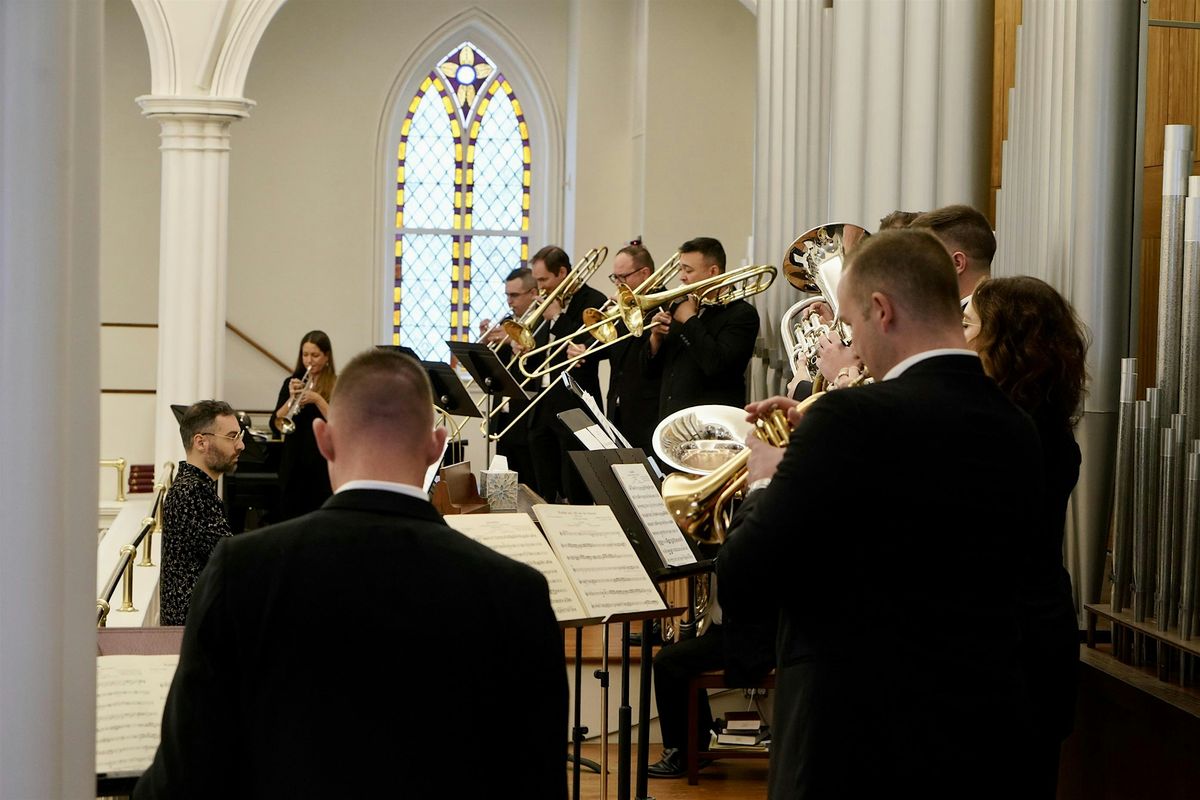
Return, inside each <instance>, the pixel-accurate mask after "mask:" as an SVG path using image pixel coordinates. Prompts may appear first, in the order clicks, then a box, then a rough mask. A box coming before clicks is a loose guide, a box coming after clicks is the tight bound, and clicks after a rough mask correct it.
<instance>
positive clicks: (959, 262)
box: [950, 250, 969, 275]
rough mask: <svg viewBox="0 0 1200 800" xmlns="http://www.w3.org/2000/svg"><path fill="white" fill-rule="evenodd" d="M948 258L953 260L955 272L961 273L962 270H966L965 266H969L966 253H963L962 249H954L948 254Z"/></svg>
mask: <svg viewBox="0 0 1200 800" xmlns="http://www.w3.org/2000/svg"><path fill="white" fill-rule="evenodd" d="M950 260H951V261H953V262H954V272H955V274H957V275H962V274H963V273H964V272H966V270H967V267H968V266H969V264H968V261H967V254H966V253H964V252H963V251H962V250H955V251H954V252H953V253H951V254H950Z"/></svg>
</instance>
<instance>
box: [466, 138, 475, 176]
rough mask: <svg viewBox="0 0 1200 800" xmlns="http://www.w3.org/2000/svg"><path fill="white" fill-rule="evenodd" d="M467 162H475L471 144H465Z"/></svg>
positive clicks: (473, 149)
mask: <svg viewBox="0 0 1200 800" xmlns="http://www.w3.org/2000/svg"><path fill="white" fill-rule="evenodd" d="M467 163H468V164H474V163H475V145H473V144H469V145H467ZM472 172H474V170H472Z"/></svg>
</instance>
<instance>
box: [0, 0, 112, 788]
mask: <svg viewBox="0 0 1200 800" xmlns="http://www.w3.org/2000/svg"><path fill="white" fill-rule="evenodd" d="M102 38H103V5H102V4H100V3H95V2H91V0H75V1H72V0H55V1H54V2H27V1H26V0H0V375H3V376H4V379H3V381H2V382H0V407H2V408H3V409H4V416H3V419H2V421H0V453H3V458H4V467H3V473H2V475H0V509H3V512H4V534H3V537H4V538H3V541H4V555H3V558H0V643H2V644H0V797H5V798H8V797H13V798H25V797H36V798H68V797H74V798H78V797H91V796H92V794H93V793H94V786H95V773H94V749H95V712H94V709H95V674H96V663H95V652H96V638H95V624H96V623H95V581H96V577H95V576H96V570H95V561H96V468H97V467H96V462H97V459H98V457H99V452H98V451H99V447H98V436H97V429H98V426H99V385H100V381H99V365H98V359H99V347H98V343H97V332H98V331H99V322H100V313H99V300H98V296H99V292H98V286H99V284H98V275H99V258H98V255H97V253H98V247H97V238H98V236H99V213H98V205H99V198H100V192H99V163H100V161H99V148H98V142H99V138H100V115H99V101H100V75H101V72H102V70H101V58H100V53H101V42H102Z"/></svg>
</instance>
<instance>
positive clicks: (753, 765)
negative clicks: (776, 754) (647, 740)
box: [567, 744, 767, 800]
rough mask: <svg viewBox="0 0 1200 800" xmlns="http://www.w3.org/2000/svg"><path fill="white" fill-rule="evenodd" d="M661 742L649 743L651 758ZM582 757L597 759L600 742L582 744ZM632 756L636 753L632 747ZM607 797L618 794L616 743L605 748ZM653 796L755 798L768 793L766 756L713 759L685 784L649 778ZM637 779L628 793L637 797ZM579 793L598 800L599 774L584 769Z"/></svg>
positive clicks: (670, 799)
mask: <svg viewBox="0 0 1200 800" xmlns="http://www.w3.org/2000/svg"><path fill="white" fill-rule="evenodd" d="M659 755H660V746H659V745H651V746H650V762H651V763H653V762H655V761H657V760H658V758H659ZM583 756H584V758H590V759H592V760H593V761H597V762H598V761H599V760H600V745H599V744H585V745H584V746H583ZM634 757H635V758H636V757H637V750H636V747H635V750H634ZM608 768H609V776H608V797H609V798H616V796H617V746H616V745H615V744H610V745H609V750H608ZM570 775H571V770H570V765H568V768H567V787H568V791H569V789H570V786H571V777H570ZM646 793H647V794H648V795H649V796H650V797H652V798H655V800H683V798H692V797H706V798H729V800H758V799H759V798H765V797H766V796H767V762H766V760H765V759H763V760H758V759H728V760H724V761H714V762H713V763H712V764H711V765H709V766H707V767H705V768H704V769H702V770H700V782H699V783H698V784H696V785H695V786H688V782H687V778H672V779H670V780H666V779H655V778H651V779H650V781H649V783H648V786H647V792H646ZM636 795H637V779H636V777H635V778H632V779H631V780H630V788H629V796H630V798H634V799H635V800H636ZM580 797H581V798H582V800H600V798H601V795H600V776H599V775H597V774H595V773H594V772H588V771H587V770H584V771H583V776H582V779H581V780H580Z"/></svg>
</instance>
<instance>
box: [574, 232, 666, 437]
mask: <svg viewBox="0 0 1200 800" xmlns="http://www.w3.org/2000/svg"><path fill="white" fill-rule="evenodd" d="M653 273H654V258H653V257H652V256H651V255H650V251H649V250H647V249H646V248H645V247H644V246H642V243H641V240H638V239H635V240H633V241H632V242H630V243H629V244H628V245H626V246H625V247H622V248H621V249H620V250H618V251H617V254H616V256H614V257H613V266H612V272H611V273H609V276H608V279H609V280H610V281H612V283H613V285H614V286H618V285H621V284H624V285H626V286H628V287H629V288H630V289H635V290H636V289H639V288H641V286H642V285H643V284H644V283H645V282H646V281H647V280H649V279H650V277H651V276H652V275H653ZM616 324H617V331H618V335H623V334H625V333H626V328H625V325H624V323H622V322H620V321H618V322H617V323H616ZM647 335H649V334H648V333H646V332H643V335H642V336H641V337H634V336H631V337H629V338H627V339H622V340H621V341H619V342H617V343H616V344H614V345H613V346H611V347H605V348H603V349H599V350H596V352H595V353H594V355H588V356H586V358H585V359H584V360H585V361H587V360H592V359H599V360H603V359H606V358H607V359H608V364H609V370H610V372H609V379H608V396H607V398H606V403H605V412H606V414H607V416H608V418H609V419H610V420H612V423H613V424H614V425H616V426H617V428H618V429H619V430H620V431H621V433H623V434H625V438H626V439H628V440H629V443H630V444H632V445H633V446H634V447H640V448H642V449H643V450H644V451H646V453H647V454H650V453H653V452H654V449H653V442H652V439H653V438H654V426H655V425H656V424H657V419H656V418H655V414H654V412H653V411H652V409H654V410H656V409H657V408H658V395H659V376H651V375H647V374H645V373H644V372H643V370H642V365H641V351H642V348H643V347H644V346H645V341H644V338H645V336H647ZM589 349H595V343H594V342H586V341H581V343H579V344H571V345H568V347H567V355H568V356H570V357H572V358H574V357H576V356H582V355H584V353H585V351H587V350H589Z"/></svg>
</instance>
